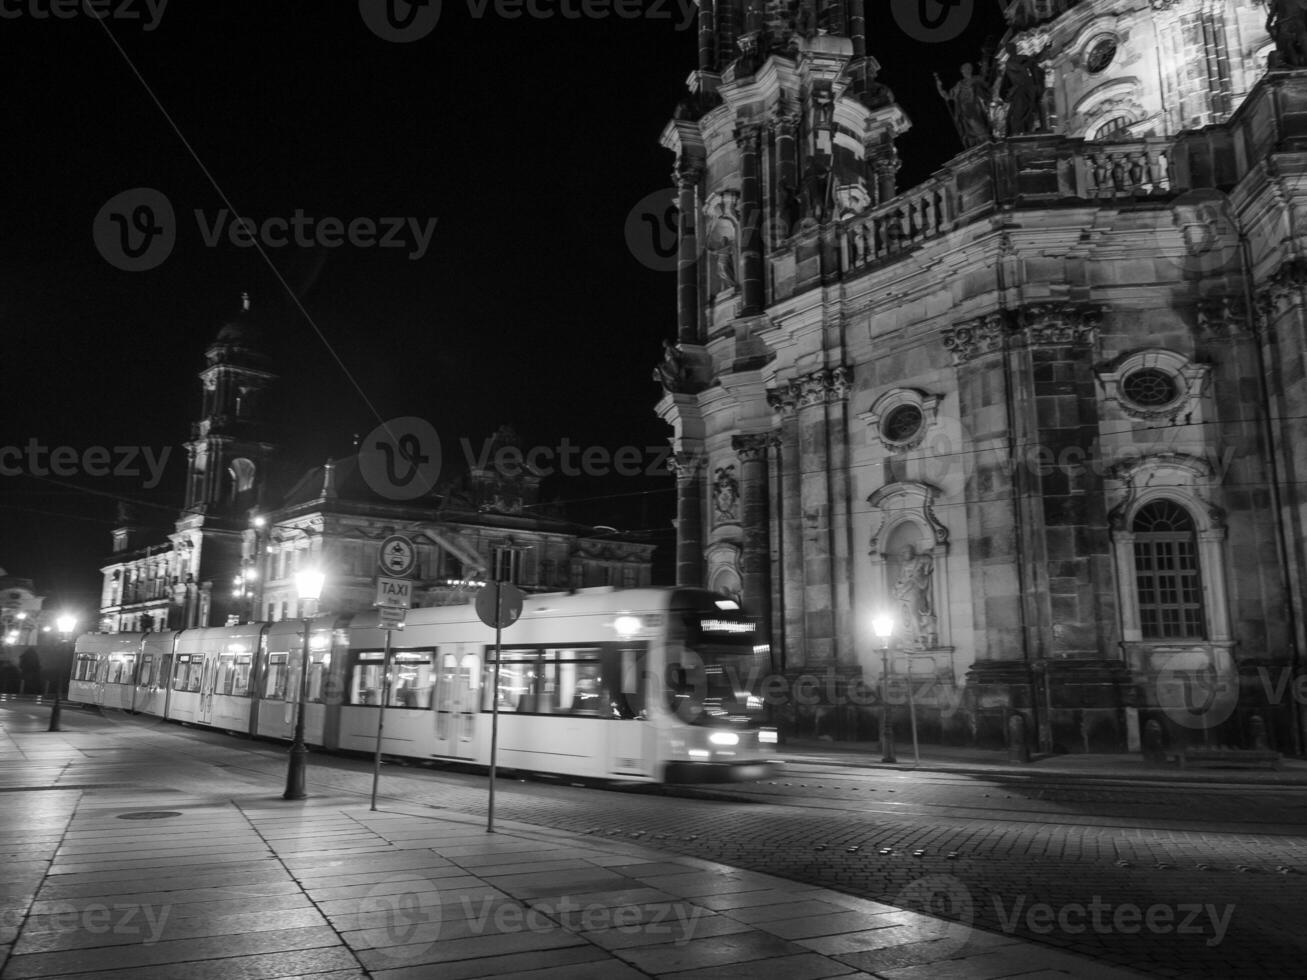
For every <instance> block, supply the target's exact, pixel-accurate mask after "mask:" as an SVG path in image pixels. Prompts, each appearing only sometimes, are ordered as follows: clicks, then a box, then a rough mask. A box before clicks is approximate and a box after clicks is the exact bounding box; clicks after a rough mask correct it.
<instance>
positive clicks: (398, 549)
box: [377, 534, 418, 578]
mask: <svg viewBox="0 0 1307 980" xmlns="http://www.w3.org/2000/svg"><path fill="white" fill-rule="evenodd" d="M377 564H379V565H380V566H381V571H382V572H383V573H384V574H386V575H392V576H394V577H395V578H404V577H406V576H408V575H411V574H412V573H413V569H415V568H417V564H418V550H417V548H416V547H414V545H413V542H412V541H410V540H409V539H408V538H406V537H404V536H403V535H402V534H392V535H391V536H390V537H388V538H386V540H385V541H383V542H381V551H380V552H379V553H378V556H377Z"/></svg>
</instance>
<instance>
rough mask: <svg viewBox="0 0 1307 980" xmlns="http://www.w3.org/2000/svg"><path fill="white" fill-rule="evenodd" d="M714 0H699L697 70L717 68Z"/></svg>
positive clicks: (713, 69)
mask: <svg viewBox="0 0 1307 980" xmlns="http://www.w3.org/2000/svg"><path fill="white" fill-rule="evenodd" d="M716 6H717V5H716V2H715V0H699V70H700V71H709V72H711V71H716V70H717V45H716V43H715V41H716V38H715V32H716V26H715V21H716Z"/></svg>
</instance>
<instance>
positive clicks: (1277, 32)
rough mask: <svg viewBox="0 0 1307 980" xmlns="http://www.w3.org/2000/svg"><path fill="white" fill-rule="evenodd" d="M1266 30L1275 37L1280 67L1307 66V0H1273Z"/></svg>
mask: <svg viewBox="0 0 1307 980" xmlns="http://www.w3.org/2000/svg"><path fill="white" fill-rule="evenodd" d="M1268 6H1269V10H1268V11H1267V13H1266V32H1267V33H1268V34H1270V35H1271V37H1273V38H1275V50H1276V52H1277V53H1278V55H1279V61H1280V67H1282V68H1304V67H1307V0H1271V2H1270V4H1269V5H1268Z"/></svg>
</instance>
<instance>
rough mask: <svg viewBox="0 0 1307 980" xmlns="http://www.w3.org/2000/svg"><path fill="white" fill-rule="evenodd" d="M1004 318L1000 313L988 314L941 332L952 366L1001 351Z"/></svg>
mask: <svg viewBox="0 0 1307 980" xmlns="http://www.w3.org/2000/svg"><path fill="white" fill-rule="evenodd" d="M1005 321H1006V317H1005V315H1004V314H1002V313H988V314H986V315H985V316H981V317H977V318H976V319H974V320H966V321H964V322H962V323H959V324H957V325H956V326H954V327H953V329H951V330H945V331H944V332H943V343H944V349H945V350H947V351H950V352H951V353H952V354H953V363H954V364H966V363H967V362H968V361H972V360H975V359H976V358H977V357H983V356H984V355H985V354H992V353H993V352H994V351H998V350H1002V349H1003V335H1004V333H1005V332H1006V331H1005Z"/></svg>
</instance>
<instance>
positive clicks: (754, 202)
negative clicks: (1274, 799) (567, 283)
mask: <svg viewBox="0 0 1307 980" xmlns="http://www.w3.org/2000/svg"><path fill="white" fill-rule="evenodd" d="M809 7H811V9H809ZM799 9H800V14H803V16H798V17H789V16H787V8H786V7H785V5H783V4H776V3H770V2H768V3H762V4H752V3H746V2H744V0H702V2H701V3H700V21H699V25H700V33H699V45H698V66H697V68H696V69H695V70H694V71H693V73H692V74H691V76H690V89H691V91H690V96H689V98H688V99H687V100H686V101H684V102H683V103H682V104H681V106H680V107H679V108H678V109H677V111H676V113H675V115H674V118H673V119H672V120H671V122H669V123H668V125H667V127H666V129H665V131H664V133H663V140H662V142H663V145H664V146H665V147H666V148H667V149H669V150H670V151H672V153H673V154H674V155H675V168H674V179H675V182H676V201H677V208H678V210H679V215H680V220H679V229H680V230H679V235H680V240H679V253H678V274H677V332H678V337H677V343H676V344H675V345H674V346H669V347H668V349H667V352H666V356H665V358H664V361H663V363H662V364H661V365H660V366H659V368H658V369H657V371H656V376H657V377H658V378H659V380H661V382H662V384H663V389H664V394H663V397H662V398H661V400H660V401H659V402H658V404H657V411H658V413H659V415H660V416H661V417H662V418H663V419H664V420H665V421H666V422H667V423H668V424H669V425H670V426H671V428H672V439H673V442H674V446H675V449H676V460H677V464H678V466H677V482H678V511H677V549H678V550H677V569H678V572H677V574H678V581H680V582H682V583H686V584H704V585H708V586H711V587H714V588H718V589H722V590H724V591H727V592H732V593H736V594H739V595H740V596H741V598H742V600H743V603H744V605H745V607H746V608H747V609H748V610H750V611H751V612H753V613H754V614H756V615H757V616H759V617H760V618H761V619H762V621H763V622H764V623H766V624H767V625H768V627H769V629H770V631H771V651H772V657H773V667H774V669H775V670H776V671H778V672H780V673H783V674H784V675H785V676H786V677H787V678H789V680H790V681H791V685H790V686H789V687H788V690H789V691H790V693H791V697H790V698H789V700H788V702H787V703H786V704H784V705H782V715H783V717H784V718H785V720H786V722H787V724H788V725H789V726H790V727H791V729H792V730H796V731H798V732H800V733H801V734H813V733H817V734H823V735H827V734H828V735H832V736H835V737H849V738H852V737H857V738H874V737H875V735H876V728H877V724H878V720H879V717H880V711H881V705H882V704H883V703H884V702H885V701H886V700H888V701H889V702H890V703H891V704H902V703H903V702H904V700H905V699H906V698H905V696H906V693H907V692H908V691H909V690H910V691H911V692H912V695H913V701H912V709H913V712H914V713H915V715H916V716H917V723H918V726H919V728H920V734H921V737H922V738H923V739H926V740H932V741H944V742H951V743H958V744H989V745H998V744H1001V743H1002V742H1003V741H1004V740H1006V739H1012V740H1015V741H1016V742H1018V743H1022V744H1025V745H1027V746H1029V747H1031V748H1039V749H1043V750H1049V751H1113V750H1120V751H1126V750H1137V749H1139V748H1141V747H1143V748H1145V749H1146V750H1150V751H1160V750H1163V749H1166V748H1174V747H1176V746H1181V745H1186V744H1193V743H1198V744H1204V743H1206V744H1213V745H1229V746H1240V747H1245V748H1246V747H1251V746H1267V745H1269V746H1270V747H1271V748H1275V749H1279V750H1281V751H1286V752H1293V751H1297V752H1301V746H1302V737H1303V722H1302V705H1301V704H1299V703H1297V701H1296V699H1295V697H1294V693H1295V690H1296V688H1295V681H1296V679H1297V678H1300V677H1301V674H1302V672H1303V652H1304V650H1305V649H1307V645H1305V644H1307V637H1305V636H1304V617H1305V613H1307V610H1304V608H1303V587H1304V586H1303V583H1304V579H1305V578H1307V538H1305V536H1304V527H1303V524H1304V519H1305V518H1307V484H1305V483H1304V476H1303V474H1304V473H1307V324H1305V323H1304V299H1305V297H1307V294H1305V293H1304V288H1307V253H1305V252H1304V247H1305V246H1307V179H1305V177H1304V174H1307V71H1304V70H1299V69H1298V68H1295V67H1294V66H1295V65H1302V64H1307V57H1305V56H1307V52H1301V53H1300V52H1297V51H1296V50H1294V47H1293V45H1294V43H1295V42H1294V40H1293V33H1292V29H1291V25H1286V26H1285V27H1284V28H1283V29H1280V27H1279V25H1275V26H1274V27H1273V28H1272V30H1274V31H1276V32H1277V33H1278V34H1280V35H1281V37H1280V40H1281V44H1280V45H1279V50H1277V45H1276V43H1275V41H1273V39H1272V37H1271V35H1270V34H1269V33H1268V25H1267V11H1266V9H1265V8H1264V7H1263V6H1262V5H1261V4H1260V3H1255V2H1249V0H1228V2H1220V3H1215V2H1208V0H1151V2H1150V0H1112V2H1107V0H1081V2H1070V0H1016V2H1013V3H1011V4H1008V6H1007V10H1006V14H1005V16H1006V18H1007V20H1008V31H1007V34H1006V35H1005V37H1004V38H1003V39H1002V44H1001V46H999V47H996V48H995V49H994V50H993V51H989V52H985V53H984V54H983V55H982V57H980V58H978V62H979V64H980V68H979V70H978V71H977V73H976V78H977V79H979V81H980V83H981V85H982V87H981V88H979V89H976V88H974V87H973V86H974V84H975V83H974V82H972V81H971V80H970V79H964V80H959V81H958V82H957V83H956V84H953V83H945V84H948V85H950V87H949V88H944V86H943V85H941V89H942V90H943V93H944V94H945V97H946V98H948V99H949V100H950V105H951V106H952V108H953V110H954V113H955V119H956V120H957V122H958V132H959V137H960V143H962V145H963V149H962V151H961V152H959V153H958V154H957V155H956V156H954V157H953V158H952V159H950V160H948V161H946V162H944V163H943V165H942V166H941V167H940V168H939V170H938V171H937V172H936V173H935V174H934V175H933V176H932V177H930V178H929V179H928V180H925V181H923V182H921V183H919V184H917V185H916V186H913V187H900V186H898V185H897V172H898V169H899V159H898V151H897V149H896V140H898V139H899V137H900V136H901V135H902V134H903V133H904V132H905V131H906V130H907V128H908V127H909V126H910V125H911V122H910V119H909V116H908V114H907V112H906V111H905V109H904V107H903V106H901V105H899V104H898V103H897V102H896V101H895V100H894V98H893V96H892V94H891V93H890V92H889V91H888V90H887V89H885V88H884V86H883V85H881V84H880V83H879V82H878V81H877V79H876V76H877V70H878V67H879V66H878V65H877V64H876V61H875V58H874V49H875V48H876V46H877V45H887V44H894V43H899V39H896V38H894V37H883V38H876V37H868V36H867V33H866V28H865V18H864V16H863V14H864V12H863V0H830V2H827V0H815V2H814V3H812V4H811V5H810V4H808V3H807V2H806V0H805V2H804V3H801V4H800V5H799ZM813 25H820V27H819V28H815V27H813ZM889 81H892V79H890V80H889ZM959 86H960V87H959ZM977 107H978V108H977ZM878 613H887V614H889V615H890V616H891V617H892V624H893V632H892V634H891V636H890V637H889V638H888V640H884V641H883V640H882V639H881V638H880V637H879V636H877V635H876V634H875V632H874V631H873V619H874V617H875V616H876V615H877V614H878ZM800 694H801V695H802V696H800ZM894 711H895V714H896V718H895V724H896V725H897V726H899V731H900V733H901V735H900V737H905V735H906V726H907V724H908V718H907V715H908V711H907V710H905V709H903V708H895V709H894Z"/></svg>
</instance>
